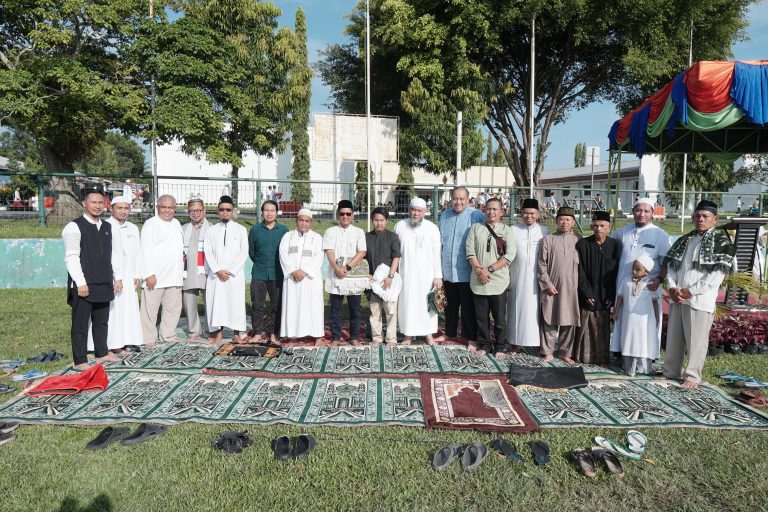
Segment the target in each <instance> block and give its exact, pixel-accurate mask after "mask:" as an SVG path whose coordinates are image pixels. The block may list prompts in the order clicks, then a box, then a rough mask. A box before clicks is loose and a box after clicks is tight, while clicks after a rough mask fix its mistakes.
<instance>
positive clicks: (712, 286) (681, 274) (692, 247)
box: [667, 228, 725, 313]
mask: <svg viewBox="0 0 768 512" xmlns="http://www.w3.org/2000/svg"><path fill="white" fill-rule="evenodd" d="M712 229H714V228H712ZM705 234H706V233H705ZM703 239H704V236H703V235H698V234H697V235H694V236H692V237H690V238H689V239H688V246H687V247H686V248H685V256H684V257H683V263H682V265H680V269H679V270H675V269H673V268H672V267H669V269H668V271H667V282H668V283H669V287H670V288H688V291H689V292H691V295H693V297H691V298H690V299H688V300H686V301H685V302H683V304H686V305H688V306H690V307H691V308H693V309H695V310H698V311H706V312H707V313H714V312H715V303H716V302H717V293H718V292H719V291H720V285H721V284H722V283H723V279H725V272H723V271H722V270H715V271H712V272H704V271H702V270H701V269H698V268H696V266H695V265H694V264H693V262H694V261H698V259H699V251H700V249H701V241H702V240H703Z"/></svg>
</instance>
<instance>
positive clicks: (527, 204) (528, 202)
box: [523, 198, 539, 210]
mask: <svg viewBox="0 0 768 512" xmlns="http://www.w3.org/2000/svg"><path fill="white" fill-rule="evenodd" d="M525 208H533V209H536V210H538V209H539V202H538V201H537V200H535V199H533V198H528V199H523V209H525Z"/></svg>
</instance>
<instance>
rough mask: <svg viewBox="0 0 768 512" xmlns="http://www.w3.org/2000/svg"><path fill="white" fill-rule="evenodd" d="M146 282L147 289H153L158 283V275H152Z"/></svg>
mask: <svg viewBox="0 0 768 512" xmlns="http://www.w3.org/2000/svg"><path fill="white" fill-rule="evenodd" d="M144 282H145V283H147V290H149V291H152V290H154V289H155V285H157V276H156V275H151V276H149V277H148V278H146V279H145V280H144Z"/></svg>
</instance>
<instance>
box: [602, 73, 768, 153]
mask: <svg viewBox="0 0 768 512" xmlns="http://www.w3.org/2000/svg"><path fill="white" fill-rule="evenodd" d="M742 121H745V122H747V123H750V124H752V125H756V126H765V125H766V124H768V61H766V60H760V61H732V62H722V61H702V62H697V63H696V64H694V65H693V66H691V67H690V68H688V69H687V70H686V71H684V72H683V73H680V75H678V76H677V77H676V78H675V79H674V80H672V81H671V82H669V83H668V84H666V85H665V86H664V87H662V88H661V89H659V90H658V91H657V92H656V93H655V94H654V95H653V96H651V97H650V98H648V99H647V100H645V101H644V102H643V104H642V105H640V106H638V107H637V108H635V109H634V110H632V111H631V112H630V113H629V114H627V115H626V116H624V117H623V118H621V119H619V120H618V121H616V122H615V123H614V124H613V126H612V127H611V130H610V132H609V134H608V139H609V147H610V149H612V150H616V149H622V148H626V147H627V146H630V147H631V148H632V149H633V150H634V151H635V153H636V154H637V156H638V157H642V156H643V154H644V153H645V151H646V141H647V140H648V139H651V138H655V137H659V136H661V135H662V132H664V129H665V128H666V130H667V135H668V136H669V137H672V136H674V132H675V129H677V128H680V127H682V128H685V129H687V130H691V131H694V132H712V131H716V130H721V129H724V128H728V127H730V126H733V125H734V124H736V123H739V122H742ZM739 156H741V155H739V154H728V155H725V154H720V155H717V159H718V160H719V161H734V160H735V159H736V158H738V157H739Z"/></svg>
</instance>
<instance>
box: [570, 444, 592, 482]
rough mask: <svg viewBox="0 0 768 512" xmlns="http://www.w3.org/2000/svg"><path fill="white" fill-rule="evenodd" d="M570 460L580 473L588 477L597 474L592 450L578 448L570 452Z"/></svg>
mask: <svg viewBox="0 0 768 512" xmlns="http://www.w3.org/2000/svg"><path fill="white" fill-rule="evenodd" d="M571 460H572V461H573V462H574V463H575V464H576V466H578V468H579V470H581V474H583V475H584V476H586V477H589V478H595V477H596V476H597V468H596V467H595V460H594V459H593V458H592V452H590V451H588V450H584V449H582V448H579V449H578V450H574V451H572V452H571Z"/></svg>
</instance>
